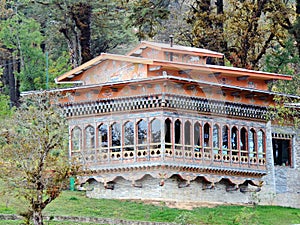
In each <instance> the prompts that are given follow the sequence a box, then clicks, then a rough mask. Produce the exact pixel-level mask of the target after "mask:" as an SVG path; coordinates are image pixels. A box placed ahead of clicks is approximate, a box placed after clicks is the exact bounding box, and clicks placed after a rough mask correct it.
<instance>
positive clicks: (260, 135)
mask: <svg viewBox="0 0 300 225" xmlns="http://www.w3.org/2000/svg"><path fill="white" fill-rule="evenodd" d="M264 152H265V134H264V132H263V131H262V130H259V131H258V132H257V153H258V158H263V157H264Z"/></svg>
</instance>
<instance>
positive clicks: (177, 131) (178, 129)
mask: <svg viewBox="0 0 300 225" xmlns="http://www.w3.org/2000/svg"><path fill="white" fill-rule="evenodd" d="M174 136H175V138H174V141H175V144H182V125H181V121H180V120H179V119H177V120H175V123H174Z"/></svg>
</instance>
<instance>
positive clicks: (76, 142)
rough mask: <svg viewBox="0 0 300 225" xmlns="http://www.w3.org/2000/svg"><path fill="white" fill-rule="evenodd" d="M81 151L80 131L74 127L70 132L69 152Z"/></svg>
mask: <svg viewBox="0 0 300 225" xmlns="http://www.w3.org/2000/svg"><path fill="white" fill-rule="evenodd" d="M81 149H82V131H81V129H80V128H79V127H74V128H73V129H72V131H71V150H72V151H80V150H81Z"/></svg>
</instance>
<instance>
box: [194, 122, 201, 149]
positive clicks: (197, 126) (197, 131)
mask: <svg viewBox="0 0 300 225" xmlns="http://www.w3.org/2000/svg"><path fill="white" fill-rule="evenodd" d="M200 140H201V126H200V123H199V122H196V123H195V124H194V151H196V152H200V150H201V143H200Z"/></svg>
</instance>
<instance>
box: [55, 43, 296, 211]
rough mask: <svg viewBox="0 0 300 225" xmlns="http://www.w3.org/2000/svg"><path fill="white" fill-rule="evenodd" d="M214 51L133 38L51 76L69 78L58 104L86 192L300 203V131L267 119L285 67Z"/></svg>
mask: <svg viewBox="0 0 300 225" xmlns="http://www.w3.org/2000/svg"><path fill="white" fill-rule="evenodd" d="M223 57H224V56H223V54H221V53H218V52H214V51H209V50H206V49H199V48H192V47H185V46H179V45H170V44H162V43H154V42H141V43H140V44H139V45H138V46H137V47H136V48H134V49H133V50H132V51H131V52H129V53H128V54H127V55H116V54H101V55H100V56H99V57H96V58H94V59H92V60H91V61H89V62H87V63H85V64H83V65H81V66H79V67H77V68H75V69H73V70H71V71H69V72H67V73H65V74H63V75H61V76H60V77H58V78H56V82H57V83H70V84H76V85H75V86H74V87H72V88H66V89H63V91H64V92H68V97H66V98H64V100H63V101H62V105H63V107H64V110H65V113H66V116H67V118H68V121H69V133H70V151H69V154H70V158H72V159H76V160H77V161H78V162H80V163H81V164H82V167H83V170H84V174H82V175H81V176H80V177H78V184H79V186H81V187H83V186H84V187H86V186H88V188H86V190H87V195H88V196H89V197H93V198H114V199H144V200H158V201H176V202H196V203H201V202H211V203H216V202H217V203H234V204H243V203H253V202H256V201H259V202H260V203H261V204H277V205H286V206H293V207H300V189H299V187H300V175H299V166H300V149H299V137H298V135H297V133H296V131H295V130H294V129H293V128H292V127H280V126H277V125H272V124H271V122H270V121H267V120H266V115H267V111H268V107H269V106H270V105H273V104H274V101H273V98H274V96H275V93H274V92H271V91H269V90H268V83H269V82H274V81H276V80H291V79H292V77H291V76H287V75H281V74H274V73H267V72H261V71H253V70H247V69H240V68H234V67H227V66H220V65H212V64H210V62H217V61H218V60H220V59H223ZM276 94H277V95H278V93H276ZM282 95H283V94H282ZM290 97H293V98H296V97H295V96H290Z"/></svg>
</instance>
